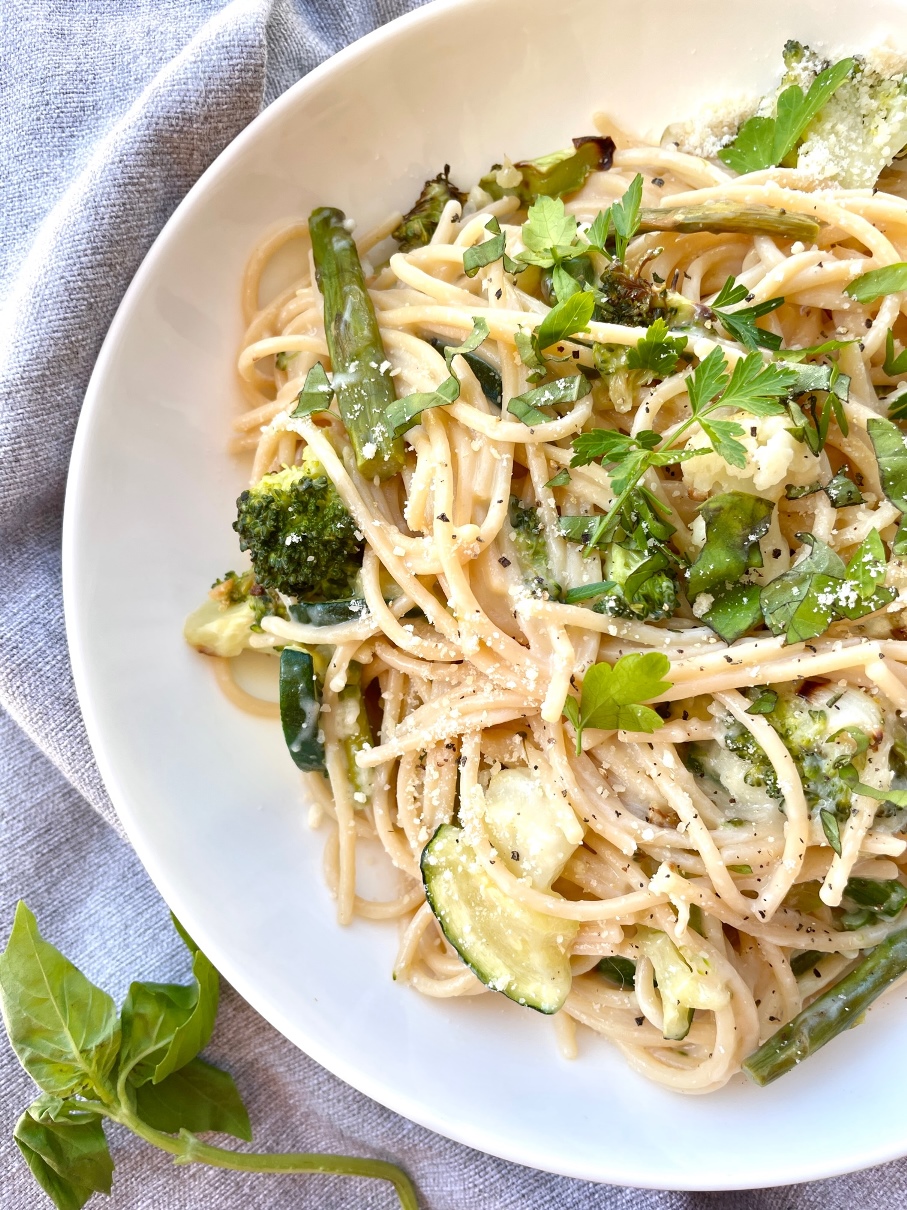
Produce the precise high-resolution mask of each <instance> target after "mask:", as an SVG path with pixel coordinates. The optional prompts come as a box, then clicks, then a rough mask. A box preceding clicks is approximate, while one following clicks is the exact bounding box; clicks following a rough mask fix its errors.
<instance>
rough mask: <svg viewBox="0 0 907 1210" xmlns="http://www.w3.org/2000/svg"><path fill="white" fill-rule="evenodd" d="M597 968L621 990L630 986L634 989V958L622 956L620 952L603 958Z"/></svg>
mask: <svg viewBox="0 0 907 1210" xmlns="http://www.w3.org/2000/svg"><path fill="white" fill-rule="evenodd" d="M595 969H596V970H597V971H598V973H599V974H600V975H604V977H605V978H606V979H607V980H608V982H609V983H613V984H615V986H617V987H619V988H620V990H621V991H625V990H627V989H628V988H629V989H630V990H631V991H632V990H633V987H634V985H635V983H636V963H635V962H634V961H633V959H632V958H621V957H620V955H619V954H613V955H611V956H609V957H607V958H602V960H601V961H600V962H599V964H598V966H597V967H596V968H595Z"/></svg>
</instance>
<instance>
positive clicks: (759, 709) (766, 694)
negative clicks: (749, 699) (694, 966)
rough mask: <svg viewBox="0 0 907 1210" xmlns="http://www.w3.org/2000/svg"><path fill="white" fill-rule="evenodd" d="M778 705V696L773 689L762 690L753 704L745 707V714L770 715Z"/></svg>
mask: <svg viewBox="0 0 907 1210" xmlns="http://www.w3.org/2000/svg"><path fill="white" fill-rule="evenodd" d="M777 704H778V694H777V693H776V692H775V690H774V689H762V690H760V692H759V696H758V697H757V698H755V699H754V701H753V704H752V705H751V706H748V707H747V711H746V712H747V714H771V712H772V711H773V710H774V708H775V706H776V705H777Z"/></svg>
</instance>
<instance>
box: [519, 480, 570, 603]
mask: <svg viewBox="0 0 907 1210" xmlns="http://www.w3.org/2000/svg"><path fill="white" fill-rule="evenodd" d="M510 526H511V534H510V540H511V542H512V543H513V549H514V552H515V554H516V557H517V563H518V565H519V568H520V571H521V572H522V575H523V579H524V581H525V584H526V587H527V588H528V589H529V592H530V593H531V594H532V596H534V597H547V598H548V600H551V601H559V600H560V598H561V586H560V584H558V583H557V582H556V580H555V579H554V578H553V577H552V575H551V568H550V567H549V565H548V548H547V546H546V545H545V534H544V531H543V529H542V522H541V520H540V518H539V514H538V509H536V508H532V507H529V508H524V507H523V506H522V504H520V502H519V500H518V499H517V497H516V496H511V497H510Z"/></svg>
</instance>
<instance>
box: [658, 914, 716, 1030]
mask: <svg viewBox="0 0 907 1210" xmlns="http://www.w3.org/2000/svg"><path fill="white" fill-rule="evenodd" d="M636 942H637V944H638V945H639V948H640V951H641V952H642V953H643V954H644V955H645V956H646V957H647V958H648V959H649V961H650V962H651V963H652V966H653V968H654V970H655V982H656V984H657V985H658V994H659V995H660V997H661V1006H662V1011H663V1013H664V1030H663V1031H662V1032H663V1034H664V1037H665V1038H669V1039H671V1040H672V1041H675V1042H677V1041H680V1039H682V1038H685V1037H686V1036H687V1034H688V1033H689V1032H690V1025H691V1024H692V1021H693V1010H694V1009H696V1008H704V1009H710V1010H712V1011H715V1010H716V1009H719V1008H724V1006H725V1005H726V1004H727V1003H728V1002H729V1000H730V992H729V991H728V988H727V986H726V984H724V983H723V982H721V981H720V980H719V979H718V978H717V976H716V975H715V972H714V971H713V970H712V968H711V965H710V963H709V961H708V959H707V958H705V957H704V956H703V955H702V954H699V953H697V952H696V951H694V950H692V949H691V948H690V947H688V946H683V947H681V948H678V947H677V946H676V945H675V944H674V942H673V941H672V940H671V938H670V937H669V936H668V935H667V933H662V932H660V931H659V930H658V929H650V928H643V927H642V926H640V927H638V928H637V930H636Z"/></svg>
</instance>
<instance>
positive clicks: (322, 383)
mask: <svg viewBox="0 0 907 1210" xmlns="http://www.w3.org/2000/svg"><path fill="white" fill-rule="evenodd" d="M333 398H334V388H333V387H332V386H331V384H330V382H329V380H328V376H327V374H326V373H325V372H324V366H323V365H322V364H321V362H320V361H316V362H315V364H314V365H313V366H312V368H311V370H309V372H308V374H306V376H305V382H304V383H303V385H302V390H301V391H300V392H299V394H298V395H297V396H296V407H295V408H293V410H292V412H290V415H291V416H292V417H294V418H296V417H300V416H311V415H312V413H313V412H326V411H327V409H328V408H329V407H330V406H331V400H332V399H333Z"/></svg>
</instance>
